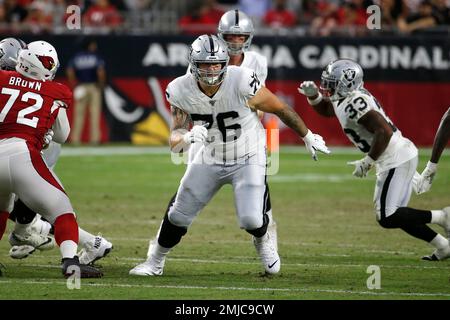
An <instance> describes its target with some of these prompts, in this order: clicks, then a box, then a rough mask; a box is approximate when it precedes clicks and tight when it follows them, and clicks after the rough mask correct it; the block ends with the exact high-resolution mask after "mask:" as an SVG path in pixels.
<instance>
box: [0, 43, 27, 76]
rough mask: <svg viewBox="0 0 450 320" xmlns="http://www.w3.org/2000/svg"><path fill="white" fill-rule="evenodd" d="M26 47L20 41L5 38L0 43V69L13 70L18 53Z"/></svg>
mask: <svg viewBox="0 0 450 320" xmlns="http://www.w3.org/2000/svg"><path fill="white" fill-rule="evenodd" d="M26 47H27V45H26V43H25V42H23V41H22V40H20V39H15V38H6V39H3V40H2V41H0V69H1V70H15V69H16V64H17V57H18V56H19V51H20V50H21V49H25V48H26Z"/></svg>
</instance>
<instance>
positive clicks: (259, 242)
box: [253, 232, 281, 274]
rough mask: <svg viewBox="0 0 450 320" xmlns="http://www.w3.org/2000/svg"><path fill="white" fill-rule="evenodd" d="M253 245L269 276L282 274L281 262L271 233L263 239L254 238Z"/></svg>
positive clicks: (267, 233)
mask: <svg viewBox="0 0 450 320" xmlns="http://www.w3.org/2000/svg"><path fill="white" fill-rule="evenodd" d="M253 244H254V245H255V248H256V252H258V255H259V257H260V258H261V263H262V265H263V267H264V270H265V271H266V273H267V274H276V273H278V272H280V268H281V260H280V256H279V255H278V252H277V250H276V249H275V246H274V242H273V239H271V238H270V233H269V232H266V234H265V235H264V236H262V237H261V238H256V237H253Z"/></svg>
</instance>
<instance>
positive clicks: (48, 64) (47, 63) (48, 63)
mask: <svg viewBox="0 0 450 320" xmlns="http://www.w3.org/2000/svg"><path fill="white" fill-rule="evenodd" d="M36 56H37V58H38V59H39V61H40V62H41V63H42V65H43V66H44V68H45V69H47V70H49V71H51V70H52V69H53V68H54V67H55V61H54V60H53V58H52V57H49V56H38V55H36Z"/></svg>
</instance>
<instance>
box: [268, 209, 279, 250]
mask: <svg viewBox="0 0 450 320" xmlns="http://www.w3.org/2000/svg"><path fill="white" fill-rule="evenodd" d="M269 219H270V220H269V225H268V226H267V232H268V233H269V236H270V239H271V240H272V243H273V246H274V248H275V251H277V252H278V234H277V223H276V222H275V221H274V220H273V217H272V215H269Z"/></svg>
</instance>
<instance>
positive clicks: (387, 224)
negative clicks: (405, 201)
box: [378, 207, 408, 229]
mask: <svg viewBox="0 0 450 320" xmlns="http://www.w3.org/2000/svg"><path fill="white" fill-rule="evenodd" d="M407 215H408V213H407V208H404V207H401V208H397V209H396V210H395V211H394V212H393V213H392V214H391V215H389V216H387V217H386V216H384V218H381V219H380V220H379V221H378V223H379V224H380V226H382V227H383V228H386V229H393V228H401V227H403V226H404V225H405V224H406V223H405V219H407Z"/></svg>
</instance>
